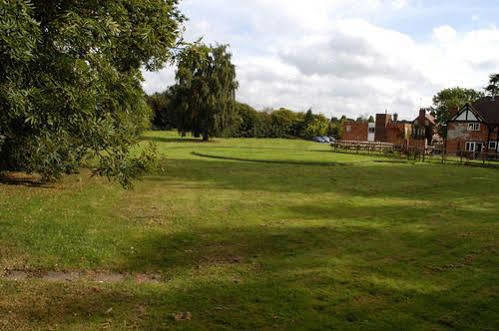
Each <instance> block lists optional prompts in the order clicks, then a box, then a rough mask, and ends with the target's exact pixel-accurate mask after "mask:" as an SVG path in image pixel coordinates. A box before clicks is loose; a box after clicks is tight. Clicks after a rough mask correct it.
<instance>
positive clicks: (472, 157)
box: [331, 140, 499, 167]
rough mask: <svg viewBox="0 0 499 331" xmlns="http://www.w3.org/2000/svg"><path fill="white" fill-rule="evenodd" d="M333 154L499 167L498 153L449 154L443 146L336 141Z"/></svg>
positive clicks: (332, 145)
mask: <svg viewBox="0 0 499 331" xmlns="http://www.w3.org/2000/svg"><path fill="white" fill-rule="evenodd" d="M331 147H332V148H333V151H335V152H345V153H356V154H367V155H371V154H378V155H380V156H387V157H392V158H393V157H395V158H400V159H407V160H414V161H420V162H438V163H450V164H468V165H483V166H485V165H487V166H492V167H499V153H498V152H495V151H493V152H491V151H489V152H487V151H482V152H467V151H461V150H458V151H457V152H456V153H452V154H449V153H447V151H446V148H445V144H439V145H435V146H427V147H423V146H410V145H407V144H404V145H395V144H391V143H383V142H368V141H353V140H338V141H335V142H333V143H331Z"/></svg>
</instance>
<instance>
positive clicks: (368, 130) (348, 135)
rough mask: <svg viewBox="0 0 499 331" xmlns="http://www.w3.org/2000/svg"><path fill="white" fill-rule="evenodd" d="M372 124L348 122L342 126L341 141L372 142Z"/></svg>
mask: <svg viewBox="0 0 499 331" xmlns="http://www.w3.org/2000/svg"><path fill="white" fill-rule="evenodd" d="M374 129H375V128H374V123H368V122H354V121H348V122H345V123H344V124H343V140H352V141H374V132H375V130H374Z"/></svg>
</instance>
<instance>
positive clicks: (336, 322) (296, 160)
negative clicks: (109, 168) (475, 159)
mask: <svg viewBox="0 0 499 331" xmlns="http://www.w3.org/2000/svg"><path fill="white" fill-rule="evenodd" d="M144 141H155V142H157V144H158V148H159V150H160V152H161V153H162V154H164V155H165V156H166V157H167V161H166V163H165V173H163V174H159V173H158V174H156V175H151V176H148V177H146V178H145V179H144V180H143V181H142V182H140V183H138V184H137V185H136V188H135V190H133V191H123V190H122V189H121V188H120V187H118V186H117V185H115V184H110V183H107V182H106V181H105V180H104V179H99V178H90V177H89V174H88V173H87V172H83V173H82V174H81V175H75V176H71V177H69V178H66V179H65V180H64V181H63V182H61V183H58V184H56V185H53V186H50V187H31V186H27V185H5V184H3V185H2V184H0V273H1V270H2V269H8V270H29V271H36V272H44V271H83V272H102V273H126V274H128V275H132V276H133V275H136V274H160V275H162V277H163V279H164V282H162V283H160V284H156V283H143V284H137V283H136V282H133V281H132V280H130V277H131V276H130V277H129V278H127V280H125V281H124V282H119V283H103V284H101V283H93V282H90V281H78V282H70V283H68V282H66V283H54V282H48V281H45V280H40V279H38V280H36V279H33V280H27V281H21V282H15V281H9V280H0V329H2V330H3V329H16V330H19V329H78V330H79V329H95V328H111V329H124V328H128V327H130V328H140V329H168V328H178V329H238V330H240V329H252V330H253V329H312V330H319V329H339V330H345V329H364V330H387V329H401V330H402V329H403V330H411V329H414V330H419V329H421V330H428V329H429V330H446V329H482V330H483V329H489V330H497V329H498V328H499V258H498V249H499V227H498V225H499V209H498V206H499V194H498V192H499V172H498V170H497V169H483V168H470V167H462V166H451V165H445V166H444V165H438V164H421V163H417V164H413V163H397V162H393V161H392V160H389V159H384V158H382V157H379V156H378V157H376V156H359V155H350V154H335V153H332V151H331V150H330V147H329V146H327V145H320V144H315V143H311V142H304V141H298V140H296V141H295V140H256V139H255V140H253V139H248V140H240V139H233V140H223V139H217V140H215V141H214V142H211V143H200V142H197V141H194V140H192V139H185V140H181V139H179V138H178V137H177V136H176V135H175V134H173V133H157V132H156V133H148V134H147V135H146V137H144ZM110 308H112V311H110ZM179 312H190V313H191V315H192V318H191V319H190V320H181V321H176V320H175V318H173V317H172V316H173V314H175V313H179Z"/></svg>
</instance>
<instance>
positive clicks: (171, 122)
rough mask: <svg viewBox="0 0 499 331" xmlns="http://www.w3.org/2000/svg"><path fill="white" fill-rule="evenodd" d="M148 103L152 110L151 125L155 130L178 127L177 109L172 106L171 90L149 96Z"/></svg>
mask: <svg viewBox="0 0 499 331" xmlns="http://www.w3.org/2000/svg"><path fill="white" fill-rule="evenodd" d="M147 104H148V105H149V107H150V108H151V110H152V114H153V115H152V119H151V125H152V128H153V129H155V130H171V129H174V128H176V124H175V123H176V120H175V115H176V114H175V109H174V108H173V107H172V95H171V91H170V90H166V91H165V92H163V93H155V94H154V95H151V96H147Z"/></svg>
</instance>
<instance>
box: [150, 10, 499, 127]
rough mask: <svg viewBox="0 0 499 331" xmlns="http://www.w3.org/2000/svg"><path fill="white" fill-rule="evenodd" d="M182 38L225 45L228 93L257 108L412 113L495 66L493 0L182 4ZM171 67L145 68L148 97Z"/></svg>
mask: <svg viewBox="0 0 499 331" xmlns="http://www.w3.org/2000/svg"><path fill="white" fill-rule="evenodd" d="M181 8H182V10H183V12H184V13H185V14H186V15H187V16H188V17H189V19H190V20H189V22H187V23H186V34H185V37H186V39H187V40H195V39H197V38H198V37H201V36H202V37H203V38H204V40H205V41H206V42H208V43H216V42H218V43H224V44H225V43H228V44H230V45H231V51H232V53H233V56H234V57H233V59H234V63H235V64H236V66H237V73H238V80H239V83H240V88H239V90H238V94H237V95H238V99H239V100H240V101H242V102H245V103H248V104H250V105H252V106H254V107H255V108H257V109H262V108H266V107H273V108H277V107H288V108H291V109H294V110H299V111H303V110H306V109H308V108H310V107H312V108H313V109H314V111H315V112H317V113H323V114H325V115H328V116H333V115H334V116H339V115H342V114H346V115H347V116H352V117H355V116H359V115H367V114H374V113H377V112H384V111H385V110H388V111H389V112H397V113H399V114H400V115H401V116H402V117H403V118H408V119H409V118H412V117H415V116H416V115H417V113H418V108H419V107H420V106H428V105H430V104H431V98H432V96H433V95H434V94H435V93H436V92H437V91H439V90H440V89H442V88H445V87H453V86H457V85H459V86H463V87H472V88H480V87H482V86H484V85H485V84H486V82H487V77H488V75H489V74H490V73H492V72H496V71H497V72H499V56H497V54H499V30H498V28H497V26H496V22H495V18H496V17H498V14H499V2H496V1H462V0H461V1H449V0H444V1H428V0H309V1H302V0H300V1H298V0H210V1H206V0H184V1H183V2H182V4H181ZM173 73H174V69H173V68H165V69H164V70H162V71H161V72H159V73H146V74H145V79H146V80H145V82H144V88H145V90H146V92H148V93H153V92H156V91H161V90H164V89H165V88H167V87H168V86H169V85H171V84H172V83H173Z"/></svg>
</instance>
